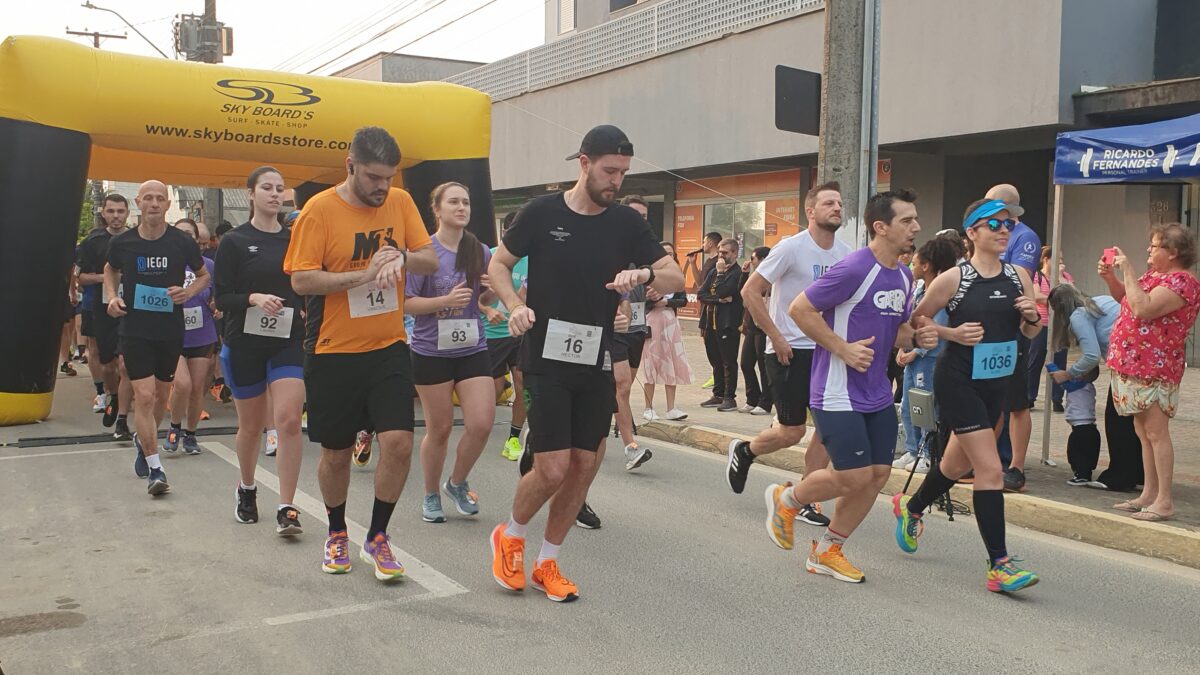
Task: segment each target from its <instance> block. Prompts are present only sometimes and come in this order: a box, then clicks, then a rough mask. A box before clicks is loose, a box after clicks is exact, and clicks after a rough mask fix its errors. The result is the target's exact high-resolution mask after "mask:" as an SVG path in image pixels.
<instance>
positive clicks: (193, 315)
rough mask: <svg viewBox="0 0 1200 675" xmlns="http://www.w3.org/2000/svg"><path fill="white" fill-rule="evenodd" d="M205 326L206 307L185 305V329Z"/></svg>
mask: <svg viewBox="0 0 1200 675" xmlns="http://www.w3.org/2000/svg"><path fill="white" fill-rule="evenodd" d="M203 327H204V308H203V307H184V308H183V329H184V330H197V329H199V328H203Z"/></svg>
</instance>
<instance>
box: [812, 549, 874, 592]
mask: <svg viewBox="0 0 1200 675" xmlns="http://www.w3.org/2000/svg"><path fill="white" fill-rule="evenodd" d="M804 569H806V570H808V571H809V572H812V573H813V574H824V575H826V576H831V577H833V578H834V579H837V580H838V581H845V582H847V583H851V584H861V583H862V582H863V581H864V580H865V579H866V577H865V576H864V575H863V573H862V570H860V569H858V568H857V567H855V566H854V565H851V564H850V561H849V560H846V554H844V553H842V546H841V544H834V545H833V546H830V547H829V550H828V551H825V552H824V553H817V542H815V541H814V542H813V543H812V552H811V553H809V555H808V559H807V560H805V561H804Z"/></svg>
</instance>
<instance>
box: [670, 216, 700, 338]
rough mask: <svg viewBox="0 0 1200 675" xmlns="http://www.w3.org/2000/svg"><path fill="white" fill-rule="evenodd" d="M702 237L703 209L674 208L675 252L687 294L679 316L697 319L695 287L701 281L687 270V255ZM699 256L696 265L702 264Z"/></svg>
mask: <svg viewBox="0 0 1200 675" xmlns="http://www.w3.org/2000/svg"><path fill="white" fill-rule="evenodd" d="M703 237H704V207H703V206H676V207H675V251H676V253H677V254H678V255H679V262H680V263H681V264H683V288H684V290H686V291H687V293H688V300H689V301H690V302H688V305H687V307H680V308H679V316H689V317H692V318H698V317H699V316H700V305H699V304H698V303H697V302H696V286H698V285H699V284H700V282H701V281H703V280H702V279H695V278H693V276H692V273H691V270H689V269H688V264H687V254H688V253H689V252H690V251H695V250H696V249H698V248H700V245H701V242H700V240H701V239H702V238H703ZM703 262H704V261H703V259H702V258H701V257H700V256H697V257H696V265H697V266H699V265H701V264H702V263H703Z"/></svg>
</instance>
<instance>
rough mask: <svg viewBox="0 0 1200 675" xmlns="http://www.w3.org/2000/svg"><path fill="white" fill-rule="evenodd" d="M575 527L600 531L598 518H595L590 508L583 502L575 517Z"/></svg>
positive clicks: (594, 513)
mask: <svg viewBox="0 0 1200 675" xmlns="http://www.w3.org/2000/svg"><path fill="white" fill-rule="evenodd" d="M575 526H576V527H582V528H583V529H585V530H598V529H600V516H597V515H596V512H595V511H593V510H592V507H590V506H588V503H587V502H584V503H583V506H581V507H579V515H577V516H575Z"/></svg>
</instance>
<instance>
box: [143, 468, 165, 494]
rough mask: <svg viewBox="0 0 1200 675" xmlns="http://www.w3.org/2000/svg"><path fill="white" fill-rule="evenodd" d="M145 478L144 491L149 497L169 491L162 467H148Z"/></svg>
mask: <svg viewBox="0 0 1200 675" xmlns="http://www.w3.org/2000/svg"><path fill="white" fill-rule="evenodd" d="M146 479H147V481H148V483H147V485H146V492H147V493H148V494H149V495H150V496H151V497H157V496H159V495H165V494H167V493H168V492H170V491H171V486H170V485H168V484H167V474H165V473H163V470H162V469H150V475H149V476H147V477H146Z"/></svg>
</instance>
